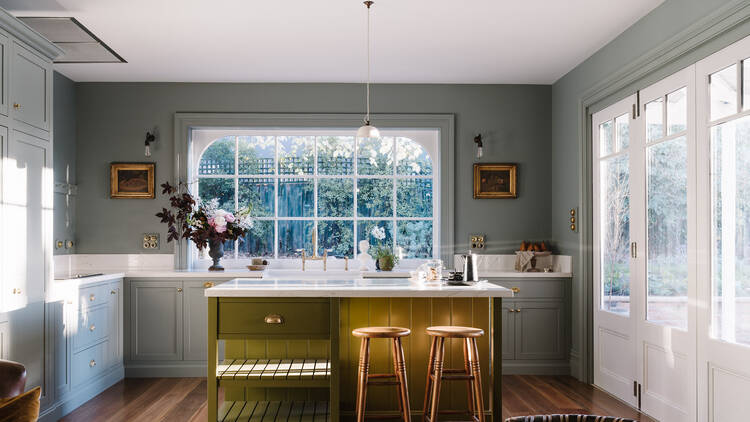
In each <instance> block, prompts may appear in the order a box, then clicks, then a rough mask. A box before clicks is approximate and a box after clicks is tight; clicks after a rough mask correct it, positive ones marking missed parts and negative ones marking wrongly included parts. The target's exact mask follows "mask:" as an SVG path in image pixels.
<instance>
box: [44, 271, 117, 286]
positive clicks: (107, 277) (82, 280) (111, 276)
mask: <svg viewBox="0 0 750 422" xmlns="http://www.w3.org/2000/svg"><path fill="white" fill-rule="evenodd" d="M97 272H101V271H97ZM124 277H125V273H123V272H104V273H102V275H96V276H93V277H75V276H59V277H55V282H56V283H70V282H77V284H78V285H79V286H84V285H86V284H93V283H98V282H100V281H111V280H117V279H118V278H124Z"/></svg>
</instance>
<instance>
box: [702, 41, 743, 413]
mask: <svg viewBox="0 0 750 422" xmlns="http://www.w3.org/2000/svg"><path fill="white" fill-rule="evenodd" d="M748 57H750V37H747V38H744V39H742V40H740V41H738V42H736V43H734V44H732V45H731V46H729V47H727V48H725V49H723V50H721V51H719V52H717V53H715V54H713V55H711V56H709V57H707V58H705V59H703V60H701V61H700V62H698V63H697V64H696V85H697V88H698V89H697V92H696V103H697V115H696V117H697V118H696V122H697V124H696V126H697V144H698V157H699V159H698V161H697V166H698V167H697V171H698V175H699V176H700V177H699V178H698V186H697V187H698V193H697V195H698V198H700V199H701V200H700V203H699V204H698V219H699V221H700V222H702V223H703V224H702V225H701V227H700V230H699V231H698V245H699V248H698V251H697V257H698V259H697V262H698V280H699V283H698V353H697V377H698V419H699V420H701V421H709V422H725V421H735V420H747V417H748V416H747V413H745V412H747V411H748V409H750V398H748V395H747V393H748V392H750V347H749V346H745V345H740V344H734V343H731V342H727V341H723V340H720V339H715V338H713V337H712V335H711V320H712V312H711V311H712V265H711V259H712V248H711V244H712V243H711V242H712V240H711V237H712V236H711V227H712V212H711V202H712V197H711V143H710V141H711V137H710V128H711V122H710V97H709V75H711V74H712V73H714V72H716V71H719V70H721V69H724V68H726V67H728V66H731V65H733V64H736V65H737V66H738V75H739V77H738V83H739V82H740V81H741V72H739V69H741V61H742V60H744V59H747V58H748ZM740 86H741V85H738V86H737V87H738V89H737V92H738V93H737V104H738V107H739V108H740V109H741V107H742V90H741V89H739V87H740ZM747 115H750V110H748V111H739V110H738V112H737V113H735V114H733V115H731V116H728V117H726V118H723V119H719V120H717V122H724V121H728V120H734V119H736V118H739V117H743V116H747ZM717 122H714V123H713V124H717ZM742 392H744V394H743V393H742Z"/></svg>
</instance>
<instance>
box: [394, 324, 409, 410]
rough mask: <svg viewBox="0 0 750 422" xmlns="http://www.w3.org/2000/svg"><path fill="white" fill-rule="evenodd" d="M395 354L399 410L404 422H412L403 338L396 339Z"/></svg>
mask: <svg viewBox="0 0 750 422" xmlns="http://www.w3.org/2000/svg"><path fill="white" fill-rule="evenodd" d="M393 343H394V352H396V361H397V365H398V366H397V369H396V376H397V377H398V382H399V388H398V390H399V394H400V397H399V403H400V406H399V408H400V409H401V412H402V415H403V418H404V422H411V405H410V404H409V387H408V385H407V383H406V362H405V361H404V347H403V346H402V344H401V338H398V337H397V338H395V339H394V340H393Z"/></svg>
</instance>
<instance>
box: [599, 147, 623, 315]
mask: <svg viewBox="0 0 750 422" xmlns="http://www.w3.org/2000/svg"><path fill="white" fill-rule="evenodd" d="M629 165H630V163H629V158H628V154H627V153H624V154H620V155H617V156H614V157H611V158H607V159H603V160H601V163H600V169H601V171H600V174H601V183H600V187H601V193H600V195H601V198H602V202H601V234H602V241H601V248H600V251H601V257H600V259H601V274H600V277H601V283H602V286H601V309H602V310H605V311H609V312H614V313H617V314H623V315H628V314H629V313H630V170H629Z"/></svg>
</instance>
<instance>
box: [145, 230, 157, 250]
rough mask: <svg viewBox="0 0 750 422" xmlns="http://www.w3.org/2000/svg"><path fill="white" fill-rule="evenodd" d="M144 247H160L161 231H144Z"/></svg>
mask: <svg viewBox="0 0 750 422" xmlns="http://www.w3.org/2000/svg"><path fill="white" fill-rule="evenodd" d="M143 249H159V233H144V234H143Z"/></svg>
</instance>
